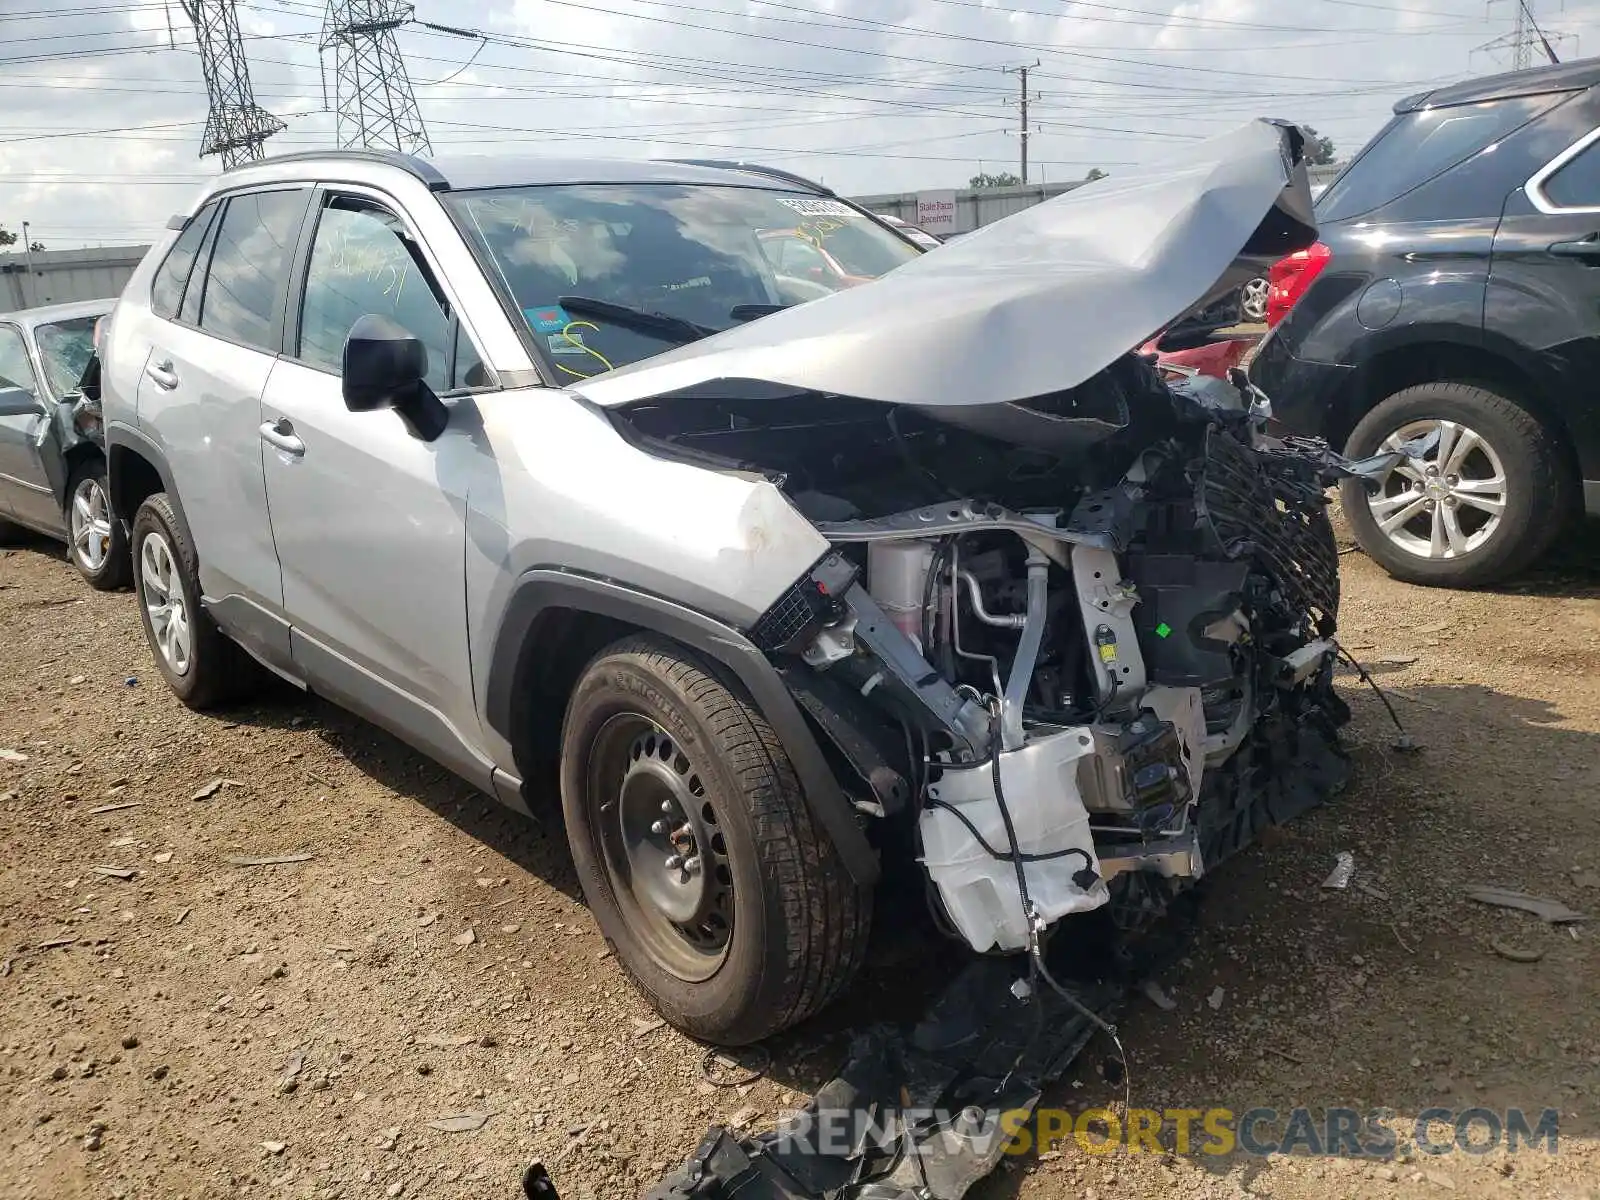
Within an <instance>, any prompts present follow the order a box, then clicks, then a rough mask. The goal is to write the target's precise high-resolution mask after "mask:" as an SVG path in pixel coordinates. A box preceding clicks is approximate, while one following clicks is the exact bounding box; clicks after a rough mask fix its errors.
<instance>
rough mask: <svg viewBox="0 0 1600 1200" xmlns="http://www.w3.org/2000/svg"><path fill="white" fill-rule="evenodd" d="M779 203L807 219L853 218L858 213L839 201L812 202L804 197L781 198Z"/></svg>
mask: <svg viewBox="0 0 1600 1200" xmlns="http://www.w3.org/2000/svg"><path fill="white" fill-rule="evenodd" d="M778 203H779V204H781V205H783V206H784V207H785V208H792V209H794V211H795V212H797V213H799V214H800V215H802V216H806V217H853V216H855V215H856V211H855V210H854V209H853V208H851V207H850V206H849V205H848V204H844V203H841V202H840V201H838V200H812V199H808V198H806V197H803V196H779V197H778Z"/></svg>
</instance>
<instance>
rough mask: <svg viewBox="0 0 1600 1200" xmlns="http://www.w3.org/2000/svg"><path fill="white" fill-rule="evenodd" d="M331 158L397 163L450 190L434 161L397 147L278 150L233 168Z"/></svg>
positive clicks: (430, 185) (430, 186) (432, 188)
mask: <svg viewBox="0 0 1600 1200" xmlns="http://www.w3.org/2000/svg"><path fill="white" fill-rule="evenodd" d="M327 159H334V160H335V161H338V160H341V159H344V160H354V161H356V162H370V163H379V164H382V165H383V166H386V167H396V168H398V169H399V170H402V171H404V172H406V174H408V175H413V176H415V177H416V178H417V179H419V180H421V181H422V182H423V183H425V184H427V185H428V189H429V190H430V191H434V192H448V191H449V190H450V181H449V180H448V179H446V178H445V177H444V176H443V175H441V174H440V173H439V171H438V168H436V167H435V166H434V165H433V164H432V163H429V162H424V161H423V160H422V159H420V158H416V157H414V156H412V155H410V154H401V153H400V152H399V151H396V150H296V151H294V152H293V153H291V154H274V155H271V156H270V157H268V158H263V159H260V160H259V161H257V162H250V163H240V164H239V165H238V166H237V167H234V168H233V170H235V171H242V170H245V169H246V168H249V167H270V166H275V165H277V164H278V163H294V162H317V161H324V160H327ZM229 173H230V174H231V172H229Z"/></svg>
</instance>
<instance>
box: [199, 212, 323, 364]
mask: <svg viewBox="0 0 1600 1200" xmlns="http://www.w3.org/2000/svg"><path fill="white" fill-rule="evenodd" d="M305 203H306V193H305V192H304V191H298V190H296V191H284V192H256V193H253V194H250V195H245V196H236V197H234V198H233V199H232V200H231V201H229V202H228V208H227V211H226V212H224V213H223V214H222V225H221V227H220V228H219V229H218V231H217V244H216V246H215V248H214V249H213V250H212V252H211V266H210V269H209V270H208V271H207V272H206V282H205V287H206V291H205V298H204V299H203V300H202V302H201V305H200V328H202V329H204V330H206V331H208V332H210V333H214V334H216V335H217V336H218V337H224V338H227V339H229V340H230V341H234V342H242V343H243V344H245V345H246V346H254V347H255V348H256V349H258V350H265V351H267V353H269V354H271V353H275V352H276V351H277V346H276V345H275V342H276V339H275V338H274V337H273V327H274V325H275V324H276V321H275V317H276V315H277V308H278V297H279V295H280V294H281V289H282V287H283V284H284V281H285V280H286V279H287V278H288V275H289V268H290V262H291V260H292V259H293V257H294V240H295V233H296V228H297V226H298V225H299V222H300V214H301V213H302V212H304V211H305Z"/></svg>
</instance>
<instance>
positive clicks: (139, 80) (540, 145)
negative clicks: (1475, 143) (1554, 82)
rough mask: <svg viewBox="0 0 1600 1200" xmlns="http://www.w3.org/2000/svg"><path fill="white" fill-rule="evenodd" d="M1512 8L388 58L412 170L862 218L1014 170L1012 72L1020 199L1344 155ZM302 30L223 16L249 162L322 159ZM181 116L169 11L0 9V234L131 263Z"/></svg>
mask: <svg viewBox="0 0 1600 1200" xmlns="http://www.w3.org/2000/svg"><path fill="white" fill-rule="evenodd" d="M207 2H215V0H207ZM390 2H391V3H397V0H390ZM1518 2H1519V0H1494V2H1493V3H1489V4H1486V3H1485V0H1293V3H1290V2H1289V0H1186V2H1184V3H1172V2H1171V0H1133V2H1132V3H1130V4H1122V3H1114V2H1113V0H1096V2H1092V3H1091V2H1090V0H1078V2H1075V0H871V2H870V3H865V2H863V0H477V2H476V3H472V4H467V3H464V2H463V0H417V2H416V5H415V17H416V20H417V21H418V22H432V23H434V24H439V25H447V26H451V27H453V28H455V29H457V30H461V31H465V30H473V31H478V32H480V33H482V34H483V35H485V36H484V37H472V36H462V35H461V34H460V33H447V32H441V31H438V30H433V29H428V28H425V27H424V26H422V25H419V24H415V23H413V24H409V25H407V26H405V27H403V28H402V29H401V31H400V32H399V34H398V35H397V36H398V39H399V45H400V49H401V52H402V54H403V56H404V59H405V62H406V66H407V70H408V72H409V75H410V77H411V80H412V83H413V85H414V87H415V91H416V95H417V99H418V103H419V105H420V108H421V112H422V116H423V119H424V121H425V123H426V127H427V131H428V136H429V140H430V142H431V143H432V148H433V152H434V153H435V154H436V155H440V156H443V155H447V154H450V153H467V154H499V155H516V156H537V155H547V154H561V155H574V154H577V155H603V156H607V157H613V156H614V157H628V158H671V157H733V158H744V159H748V160H753V161H760V162H764V163H767V164H769V165H772V166H778V167H784V168H787V169H789V170H793V171H798V172H800V173H802V174H805V175H808V176H810V177H812V178H818V179H820V180H822V181H823V182H825V183H826V184H827V185H828V186H830V187H832V188H834V189H835V190H837V191H839V192H841V193H844V194H846V195H867V194H874V195H875V194H882V193H889V192H900V191H916V190H919V189H932V188H946V187H962V186H965V185H966V183H967V180H968V179H969V178H970V177H971V176H972V175H974V174H977V173H979V172H999V171H1013V172H1014V171H1016V170H1017V165H1018V163H1017V160H1018V152H1019V139H1018V138H1017V136H1016V131H1017V129H1018V126H1019V124H1020V112H1019V106H1018V100H1019V98H1020V94H1021V80H1020V76H1019V74H1018V73H1017V71H1016V68H1018V67H1021V66H1028V67H1030V68H1031V70H1030V72H1029V76H1028V92H1029V93H1030V105H1029V108H1030V113H1029V124H1030V126H1031V127H1032V129H1033V132H1032V135H1031V139H1030V158H1031V160H1032V169H1031V172H1030V178H1031V179H1032V180H1033V181H1035V182H1037V181H1040V180H1044V181H1047V182H1053V181H1060V180H1067V179H1077V178H1081V177H1082V176H1083V175H1084V174H1085V173H1086V172H1088V171H1089V170H1090V168H1093V167H1100V168H1102V169H1104V170H1107V171H1112V172H1115V171H1116V170H1117V169H1118V167H1119V166H1127V165H1130V164H1133V163H1139V162H1146V161H1152V160H1155V159H1158V158H1159V157H1160V156H1161V155H1162V153H1163V152H1164V151H1170V150H1171V149H1172V148H1174V147H1177V146H1181V145H1184V144H1187V143H1189V142H1192V141H1194V140H1197V139H1201V138H1204V137H1206V136H1208V135H1209V134H1211V133H1215V132H1220V131H1222V130H1224V129H1227V128H1230V127H1232V126H1233V125H1236V124H1238V123H1240V122H1242V121H1245V120H1248V119H1250V118H1252V117H1258V116H1274V117H1284V118H1289V119H1292V120H1295V121H1298V122H1300V123H1302V124H1309V125H1311V126H1314V127H1315V128H1316V129H1318V130H1319V131H1320V132H1322V133H1324V134H1327V135H1329V136H1331V137H1332V138H1333V140H1334V143H1335V145H1336V146H1337V147H1338V149H1339V151H1340V152H1341V154H1347V153H1350V152H1353V151H1355V150H1357V149H1359V148H1360V146H1361V145H1362V144H1363V143H1364V142H1365V141H1366V140H1367V138H1368V137H1370V136H1371V135H1372V134H1373V133H1374V132H1375V131H1376V130H1377V129H1378V128H1379V127H1380V126H1381V125H1382V123H1383V121H1384V120H1385V118H1386V116H1387V115H1388V112H1389V110H1390V107H1391V106H1392V105H1393V103H1394V102H1395V101H1396V100H1398V99H1400V98H1402V97H1404V96H1407V95H1410V94H1411V93H1413V92H1417V91H1422V90H1425V89H1427V88H1429V87H1433V86H1438V85H1440V84H1442V83H1446V82H1452V81H1455V80H1459V79H1463V78H1467V77H1470V76H1472V75H1482V74H1489V73H1492V72H1494V71H1496V70H1502V69H1505V68H1506V67H1508V66H1509V65H1510V59H1509V57H1508V53H1507V52H1506V51H1504V50H1493V49H1491V50H1479V49H1476V47H1479V46H1481V45H1483V44H1484V43H1487V42H1490V41H1491V40H1492V39H1495V38H1497V37H1499V36H1501V35H1504V34H1507V33H1509V32H1510V30H1511V28H1512V23H1513V17H1514V11H1515V10H1514V8H1513V5H1514V4H1516V3H1518ZM1527 3H1528V4H1529V6H1530V8H1531V10H1532V12H1533V13H1534V15H1535V17H1536V18H1537V19H1538V21H1539V23H1540V24H1541V25H1542V26H1543V27H1545V28H1546V29H1547V30H1548V31H1550V32H1551V34H1552V40H1553V41H1554V42H1555V47H1556V50H1557V53H1558V54H1560V55H1561V56H1562V57H1563V58H1564V59H1570V58H1576V57H1581V56H1582V55H1583V54H1585V53H1587V54H1594V55H1600V0H1566V2H1565V5H1564V7H1563V6H1562V5H1561V4H1560V3H1559V2H1558V0H1527ZM323 9H324V4H323V3H320V2H318V0H239V3H238V15H239V23H240V26H241V29H242V31H243V33H244V35H245V39H246V41H245V52H246V56H247V58H248V61H249V64H250V73H251V79H252V81H253V84H254V88H255V94H256V99H257V101H258V103H260V104H261V105H262V107H264V108H266V109H267V110H268V111H269V112H271V113H273V114H275V115H276V116H278V117H279V118H281V119H282V120H284V121H285V122H286V123H287V128H286V129H285V131H284V132H282V133H280V134H278V135H276V136H275V137H273V138H272V139H271V140H270V141H269V142H268V143H267V145H268V152H269V153H273V152H277V153H284V152H288V151H294V150H306V149H313V148H318V147H327V146H332V145H333V144H334V122H333V118H332V116H331V115H330V114H329V113H328V112H327V111H326V102H325V93H324V87H323V78H322V72H321V70H320V67H319V58H318V50H317V42H318V35H319V31H320V28H321V23H322V13H323ZM867 13H870V14H871V15H870V16H868V15H864V14H867ZM1290 14H1292V15H1290ZM1557 33H1561V34H1565V35H1568V36H1566V37H1565V38H1562V39H1559V40H1558V39H1555V37H1554V35H1555V34H1557ZM1035 63H1037V64H1038V65H1037V66H1034V65H1033V64H1035ZM330 67H331V62H330ZM328 87H329V88H330V89H331V88H332V87H333V81H332V78H331V75H330V77H329V80H328ZM327 99H328V100H331V99H332V97H331V96H329V97H328V98H327ZM205 113H206V96H205V86H204V82H203V79H202V75H201V70H200V59H199V56H198V54H197V53H196V51H195V38H194V33H193V30H192V29H191V28H190V27H189V26H188V24H187V20H186V18H185V17H184V15H183V11H182V9H181V7H180V5H179V3H178V0H171V3H170V7H169V6H168V5H164V4H163V3H162V2H161V0H56V4H55V7H54V8H48V7H47V6H46V0H0V227H4V228H7V229H9V230H11V231H12V232H17V233H20V231H21V225H22V223H23V222H24V221H26V222H28V223H29V232H30V235H31V237H32V238H33V239H34V240H36V241H40V242H43V243H44V244H45V245H46V246H47V247H49V248H51V249H65V248H69V247H74V246H85V245H101V244H104V245H117V244H139V243H144V242H148V241H149V240H151V239H152V238H154V237H155V236H157V234H158V233H159V231H160V230H161V228H162V227H163V226H164V225H165V223H166V221H167V219H168V218H169V217H170V216H171V215H172V214H173V213H174V212H177V211H178V210H180V209H181V208H184V207H185V206H186V205H187V204H188V202H189V201H190V199H191V198H192V197H193V196H194V195H195V194H196V193H197V192H198V191H199V189H200V188H201V186H202V185H203V184H204V182H205V180H206V179H207V178H208V177H210V176H212V175H214V174H215V173H216V172H217V171H218V170H219V169H220V163H218V162H217V160H216V159H215V158H205V159H202V158H200V157H199V153H198V152H199V148H200V143H201V135H202V132H203V129H204V121H205Z"/></svg>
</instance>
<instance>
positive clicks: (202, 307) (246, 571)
mask: <svg viewBox="0 0 1600 1200" xmlns="http://www.w3.org/2000/svg"><path fill="white" fill-rule="evenodd" d="M310 196H311V189H310V188H300V189H297V190H285V191H268V192H257V193H249V194H246V195H241V196H236V197H234V198H233V199H231V200H230V201H228V204H227V207H226V208H225V209H224V210H223V212H222V213H221V214H220V217H219V219H218V220H217V221H215V222H213V227H212V228H211V229H210V231H209V232H208V233H207V234H206V235H205V239H206V240H205V244H204V245H203V246H202V247H201V249H200V254H199V258H198V261H197V262H196V263H195V265H194V269H193V273H192V276H191V277H190V278H189V279H188V281H187V287H186V289H183V290H182V299H181V307H179V308H178V310H177V311H176V313H175V314H174V316H173V317H172V318H171V319H167V320H153V321H152V322H151V337H150V353H149V357H148V358H147V360H146V362H145V365H144V373H143V375H142V377H141V378H140V380H139V420H140V424H141V425H142V426H143V427H144V428H146V429H153V430H157V431H159V433H160V437H161V441H162V449H163V450H164V452H165V454H166V456H167V460H168V462H169V463H170V464H171V467H172V474H173V477H174V478H175V479H176V480H177V481H178V487H179V491H180V495H179V501H180V502H181V504H182V507H183V514H184V518H185V519H186V520H187V522H188V524H189V529H190V533H191V534H192V535H193V538H194V542H195V549H196V552H197V554H198V556H199V560H200V588H201V591H202V592H203V593H204V596H205V600H206V603H207V604H208V605H209V606H212V607H214V608H217V607H220V609H221V611H222V612H223V613H224V614H225V623H226V624H227V625H228V627H229V631H230V632H233V633H235V634H236V635H237V636H239V637H240V639H241V640H243V641H244V642H246V643H247V644H250V645H252V647H253V648H255V649H257V650H258V652H261V653H264V654H265V655H266V656H267V657H268V658H271V659H277V658H281V657H282V656H283V655H284V654H285V653H286V652H287V630H286V629H284V630H283V632H282V639H281V643H277V642H275V635H274V632H273V630H274V626H273V624H272V620H271V616H272V615H273V614H276V613H278V612H279V611H280V610H281V608H282V603H283V584H282V579H281V577H280V574H279V571H278V556H277V552H276V551H275V550H274V548H273V544H272V524H271V521H270V519H269V517H268V514H267V493H266V486H265V482H264V480H263V478H262V461H261V460H262V444H261V433H260V430H261V420H262V417H261V394H262V392H263V391H264V390H265V388H266V385H267V380H268V377H269V376H270V375H271V374H272V372H273V369H274V366H275V365H276V363H277V355H278V349H279V346H280V345H281V338H282V322H283V317H282V314H283V308H284V303H285V297H286V295H287V290H288V280H289V276H290V274H291V271H292V265H293V264H292V260H293V256H294V248H295V241H296V238H297V237H298V235H299V232H300V226H301V221H302V218H303V215H304V213H305V210H306V207H307V205H308V204H309V201H310ZM158 282H159V281H158ZM130 515H131V514H130Z"/></svg>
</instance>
